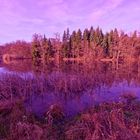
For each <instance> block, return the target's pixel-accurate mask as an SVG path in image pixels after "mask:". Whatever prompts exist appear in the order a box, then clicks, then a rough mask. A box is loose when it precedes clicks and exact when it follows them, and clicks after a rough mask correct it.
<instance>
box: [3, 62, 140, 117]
mask: <svg viewBox="0 0 140 140" xmlns="http://www.w3.org/2000/svg"><path fill="white" fill-rule="evenodd" d="M7 74H8V75H14V76H15V75H16V77H20V78H21V79H23V80H24V79H25V81H23V84H26V81H28V80H29V79H30V80H31V79H34V80H35V81H34V85H35V86H34V87H33V86H32V85H31V86H32V88H33V90H32V91H31V92H32V93H30V94H28V92H27V90H26V89H25V90H26V91H25V92H26V95H25V99H24V107H25V109H26V111H27V112H32V113H33V114H34V115H35V116H37V117H39V118H41V117H43V115H44V114H45V113H46V112H47V111H48V110H49V108H50V106H52V105H55V104H57V105H59V106H61V108H62V109H63V112H64V114H65V115H66V116H67V117H73V116H75V115H77V114H79V113H82V112H84V111H85V110H88V109H90V108H92V107H93V106H94V105H97V104H99V103H103V102H118V101H121V100H123V95H124V94H132V95H134V96H136V97H138V98H140V94H139V93H140V67H139V64H138V63H137V62H134V63H129V64H126V63H120V64H116V63H111V62H94V63H92V62H89V63H88V64H87V63H80V62H79V63H77V62H65V63H60V64H56V63H54V62H50V63H48V64H45V65H43V64H38V65H36V66H35V65H33V64H32V62H31V61H29V60H24V61H21V60H20V61H13V62H11V63H9V64H2V63H1V64H0V75H1V76H4V75H7ZM37 84H38V85H42V87H41V86H40V87H41V88H42V89H41V88H40V87H39V88H40V89H39V90H38V89H37ZM27 94H28V95H27ZM14 96H16V95H14ZM7 100H8V99H7ZM1 101H3V100H2V99H1Z"/></svg>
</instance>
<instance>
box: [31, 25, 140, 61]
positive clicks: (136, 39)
mask: <svg viewBox="0 0 140 140" xmlns="http://www.w3.org/2000/svg"><path fill="white" fill-rule="evenodd" d="M139 56H140V36H139V35H138V33H137V31H134V32H133V33H132V34H131V35H128V34H126V33H124V32H123V31H121V32H119V31H118V30H117V29H114V30H111V31H110V32H107V33H103V31H102V29H100V28H99V27H98V28H96V29H94V28H93V27H91V28H90V29H85V30H84V31H83V32H82V31H81V30H80V29H78V30H77V31H73V32H72V33H71V34H70V32H69V29H67V30H65V31H64V33H63V37H62V40H60V39H54V40H52V39H47V38H46V37H45V36H39V35H37V34H36V35H34V37H33V41H32V57H33V59H34V60H37V59H42V60H49V59H52V58H55V57H56V58H59V59H67V60H69V59H71V58H73V59H75V60H76V59H103V58H104V59H111V60H115V59H122V60H124V59H126V60H130V59H135V58H139Z"/></svg>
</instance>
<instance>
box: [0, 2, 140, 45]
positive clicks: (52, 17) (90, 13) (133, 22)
mask: <svg viewBox="0 0 140 140" xmlns="http://www.w3.org/2000/svg"><path fill="white" fill-rule="evenodd" d="M91 26H93V27H94V28H96V27H98V26H99V27H100V28H102V29H103V31H105V32H106V31H109V30H111V29H114V28H118V29H119V30H123V31H125V32H132V31H134V30H138V31H140V0H0V44H4V43H7V42H11V41H16V40H26V41H31V40H32V35H33V34H34V33H39V34H46V36H47V37H54V34H55V33H56V32H58V33H60V35H61V36H62V34H63V31H64V30H65V29H66V28H67V27H69V29H70V31H71V32H72V31H73V30H77V29H79V28H80V29H81V30H83V29H84V28H90V27H91Z"/></svg>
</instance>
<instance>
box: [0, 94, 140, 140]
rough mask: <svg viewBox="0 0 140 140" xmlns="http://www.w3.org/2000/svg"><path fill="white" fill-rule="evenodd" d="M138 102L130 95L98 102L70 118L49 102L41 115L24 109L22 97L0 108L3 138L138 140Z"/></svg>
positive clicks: (139, 106) (1, 135)
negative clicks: (121, 98)
mask: <svg viewBox="0 0 140 140" xmlns="http://www.w3.org/2000/svg"><path fill="white" fill-rule="evenodd" d="M139 108H140V102H139V101H137V100H136V98H135V97H134V96H133V95H127V96H125V100H122V101H120V102H112V103H101V104H98V105H96V106H95V107H93V108H91V109H89V110H87V111H85V112H82V113H80V114H79V115H77V116H74V117H73V118H66V117H65V114H64V113H63V110H62V108H61V106H59V105H57V104H55V105H51V106H50V108H49V110H48V111H47V112H46V113H45V114H44V116H43V117H42V118H40V119H39V118H37V117H36V116H35V115H34V114H33V113H32V112H26V111H25V108H24V106H23V102H22V100H20V101H18V102H15V103H13V104H11V105H10V108H3V109H0V139H3V140H17V139H19V140H27V139H28V140H33V139H36V140H46V139H47V140H91V139H93V140H118V139H119V140H132V139H133V140H138V139H139V137H140V109H139Z"/></svg>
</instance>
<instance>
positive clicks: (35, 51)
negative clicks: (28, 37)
mask: <svg viewBox="0 0 140 140" xmlns="http://www.w3.org/2000/svg"><path fill="white" fill-rule="evenodd" d="M32 58H33V60H34V61H38V60H39V59H40V58H41V45H40V40H39V36H38V35H37V34H34V35H33V41H32Z"/></svg>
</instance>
